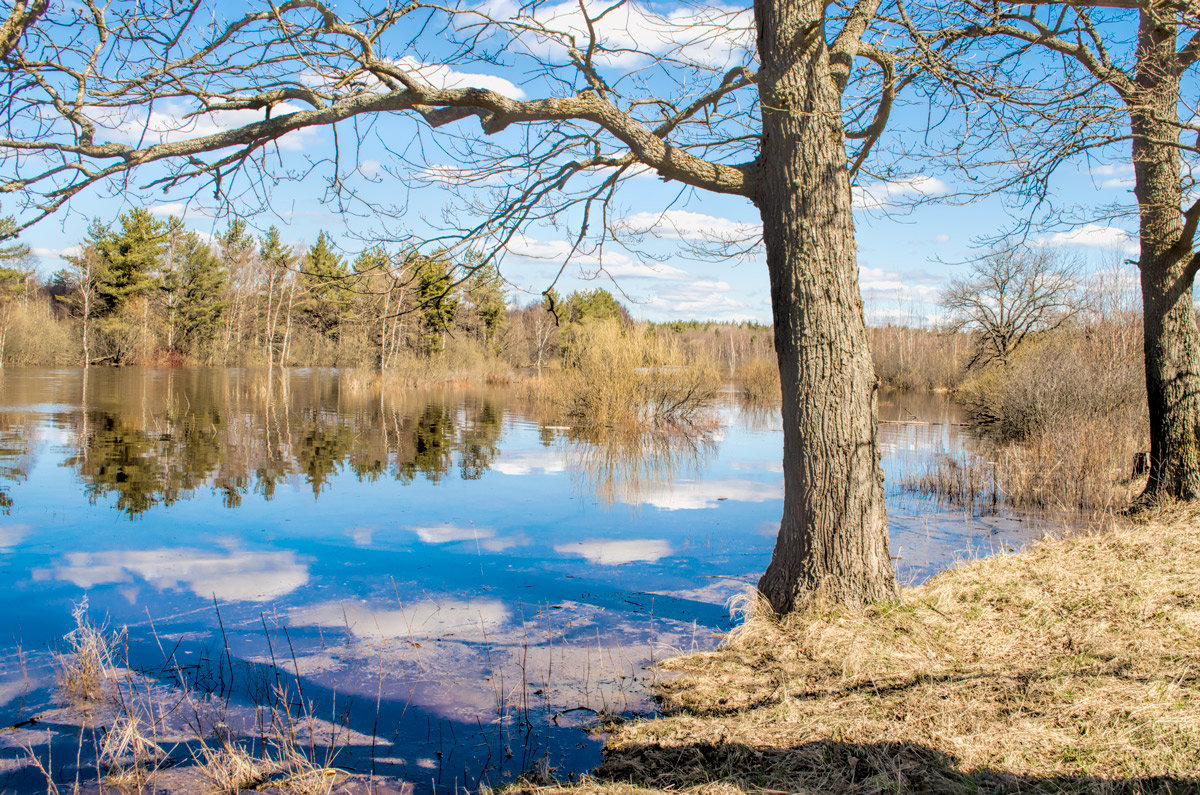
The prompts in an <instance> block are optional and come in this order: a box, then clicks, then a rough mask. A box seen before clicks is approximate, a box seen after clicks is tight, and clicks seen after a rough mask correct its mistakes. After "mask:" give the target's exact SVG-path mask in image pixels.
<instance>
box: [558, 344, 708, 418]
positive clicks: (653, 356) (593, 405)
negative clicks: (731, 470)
mask: <svg viewBox="0 0 1200 795" xmlns="http://www.w3.org/2000/svg"><path fill="white" fill-rule="evenodd" d="M555 380H556V381H558V382H559V383H557V384H555V385H554V386H552V387H551V388H553V389H554V390H555V398H556V401H557V402H558V403H559V404H560V406H561V407H562V410H563V412H564V413H565V414H566V415H567V418H568V419H569V420H570V421H571V422H572V423H574V424H576V425H580V426H593V427H615V426H621V425H638V424H672V423H688V422H694V421H696V420H698V419H699V415H700V414H701V413H702V412H703V411H704V410H706V409H707V408H708V406H709V405H710V404H711V402H712V400H713V398H715V397H716V394H717V392H718V390H719V389H720V387H721V378H720V375H719V374H718V373H717V368H716V367H715V366H714V365H713V364H712V363H711V362H709V361H704V360H698V359H693V360H692V361H687V360H686V357H684V356H683V355H681V354H680V352H679V351H678V349H677V348H675V346H673V345H671V344H670V342H669V341H666V340H663V339H662V338H660V337H659V336H658V335H655V334H653V333H646V332H645V331H643V330H642V329H641V328H639V327H636V326H634V327H622V326H621V324H620V323H618V322H615V321H612V320H604V321H594V322H588V323H583V324H578V325H575V326H572V327H571V328H570V330H569V334H568V335H567V340H566V350H565V356H564V368H563V371H562V373H561V375H559V376H558V378H556V379H555Z"/></svg>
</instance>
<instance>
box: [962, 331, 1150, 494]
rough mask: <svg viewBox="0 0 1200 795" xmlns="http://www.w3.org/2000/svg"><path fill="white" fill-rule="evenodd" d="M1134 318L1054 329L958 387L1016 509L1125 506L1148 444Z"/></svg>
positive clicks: (1141, 374) (970, 418) (1137, 334)
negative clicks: (1004, 364) (1006, 361)
mask: <svg viewBox="0 0 1200 795" xmlns="http://www.w3.org/2000/svg"><path fill="white" fill-rule="evenodd" d="M1141 349H1142V348H1141V339H1140V334H1139V326H1138V324H1137V323H1136V322H1134V321H1131V322H1126V323H1121V322H1116V321H1111V320H1110V321H1105V322H1101V323H1097V324H1095V325H1092V326H1089V327H1087V328H1083V329H1073V330H1069V331H1061V332H1057V333H1055V334H1054V335H1052V336H1048V337H1046V338H1044V339H1042V340H1039V341H1038V342H1037V343H1036V344H1034V345H1032V346H1030V347H1029V348H1027V349H1026V350H1024V351H1023V352H1020V353H1018V354H1017V355H1016V356H1015V357H1014V358H1013V360H1012V362H1011V363H1010V365H1009V366H1008V367H999V366H997V367H993V368H990V369H989V370H987V371H986V372H985V373H983V374H981V375H980V376H977V377H976V378H974V379H972V380H971V381H969V382H968V383H966V384H964V385H963V386H962V387H961V388H960V389H959V390H958V392H957V397H958V399H959V400H960V401H962V402H963V403H964V405H965V406H966V408H967V412H968V419H969V422H970V424H971V425H973V426H975V427H976V429H977V430H980V431H983V432H984V433H985V434H986V435H988V436H990V437H991V439H992V440H993V441H994V443H995V448H994V449H993V450H992V451H991V452H992V456H993V458H994V459H995V461H996V472H997V475H996V477H997V480H998V481H999V487H1000V490H1001V492H1002V493H1003V495H1004V497H1005V499H1006V500H1007V501H1008V502H1009V503H1010V504H1012V505H1017V506H1023V507H1037V508H1055V509H1069V510H1105V509H1111V508H1116V507H1119V506H1122V505H1124V504H1125V503H1127V502H1128V501H1129V500H1130V499H1131V498H1132V497H1133V496H1134V493H1135V490H1136V487H1137V485H1138V484H1136V483H1134V482H1133V463H1134V458H1135V455H1136V454H1137V453H1138V452H1140V451H1143V450H1146V449H1148V446H1149V445H1148V439H1149V427H1148V424H1147V419H1146V409H1145V406H1146V390H1145V382H1144V380H1143V373H1142V356H1141Z"/></svg>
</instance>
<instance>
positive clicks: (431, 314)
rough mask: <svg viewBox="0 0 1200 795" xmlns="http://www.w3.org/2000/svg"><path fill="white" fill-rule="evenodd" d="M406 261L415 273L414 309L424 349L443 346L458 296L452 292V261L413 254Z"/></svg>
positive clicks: (435, 350) (434, 350) (435, 349)
mask: <svg viewBox="0 0 1200 795" xmlns="http://www.w3.org/2000/svg"><path fill="white" fill-rule="evenodd" d="M409 265H410V266H411V268H412V271H413V274H414V276H415V277H416V283H417V296H416V298H417V310H418V317H419V319H420V320H419V325H420V328H421V339H422V343H423V347H424V349H425V350H424V352H425V353H436V352H437V351H440V350H441V349H442V348H443V347H444V340H445V332H446V329H448V328H449V327H450V321H451V320H452V319H453V318H454V312H455V309H457V307H458V299H457V298H456V297H455V296H454V295H453V293H454V289H453V287H452V286H451V285H452V284H453V282H454V279H453V276H452V275H453V273H454V263H452V262H450V261H449V260H448V259H446V258H445V257H441V256H433V257H422V256H420V255H414V256H413V257H412V258H411V259H410V261H409Z"/></svg>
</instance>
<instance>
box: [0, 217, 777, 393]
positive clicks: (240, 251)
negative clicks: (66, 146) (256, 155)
mask: <svg viewBox="0 0 1200 795" xmlns="http://www.w3.org/2000/svg"><path fill="white" fill-rule="evenodd" d="M0 223H4V224H9V225H11V221H9V220H0ZM63 259H64V261H65V263H66V266H65V267H63V268H60V269H58V270H56V271H54V272H53V273H51V274H50V275H49V276H46V277H42V276H40V275H39V274H38V270H37V268H36V263H35V261H34V259H33V257H32V256H31V255H30V251H29V248H28V246H25V245H22V244H20V243H11V244H8V245H7V246H4V247H0V367H2V366H4V364H5V361H6V358H7V361H8V363H9V364H33V365H37V364H54V365H78V364H85V365H98V364H105V365H130V364H136V365H153V364H158V365H181V364H189V365H207V366H268V367H269V366H275V365H280V366H309V367H311V366H340V367H367V368H374V369H378V370H392V369H404V368H406V367H408V366H410V365H412V364H413V362H414V360H428V359H432V358H436V357H439V356H446V357H449V358H455V357H456V356H457V358H459V359H462V358H463V356H462V354H463V352H464V349H467V350H470V351H471V353H472V354H474V355H475V356H476V357H477V358H482V359H485V360H492V361H495V362H497V363H499V364H502V365H504V366H508V367H513V368H530V369H533V370H536V371H539V372H540V371H542V370H543V369H545V368H546V367H550V366H556V365H557V364H558V363H559V362H560V361H561V359H562V357H563V356H564V355H565V354H567V353H568V352H569V350H570V347H571V345H573V344H574V345H580V344H585V343H584V342H583V341H582V340H581V339H580V334H581V332H580V331H579V330H578V327H579V326H581V325H584V324H586V323H587V322H588V321H605V320H612V321H615V322H618V323H620V324H622V325H623V326H627V327H629V326H633V325H634V321H633V318H632V316H631V315H630V313H629V310H628V309H627V308H626V307H625V306H624V305H623V304H622V303H621V302H620V301H619V300H617V298H616V297H615V296H613V295H612V293H610V292H609V291H607V290H605V289H603V288H593V289H587V290H578V291H574V292H572V293H569V294H567V295H566V296H560V295H559V294H558V293H557V292H555V291H553V290H551V291H548V293H547V294H546V295H545V296H544V297H541V299H540V300H538V299H531V300H530V301H528V302H526V304H525V305H524V306H520V305H518V304H516V303H515V302H512V301H510V300H509V298H508V296H507V295H506V291H505V284H504V281H503V279H502V278H501V277H500V275H499V273H498V272H497V270H496V268H495V266H494V265H491V264H485V265H482V266H481V265H480V264H479V263H478V261H477V259H476V258H474V257H472V256H468V257H466V258H457V259H456V258H454V257H452V256H450V255H449V254H448V253H446V254H442V255H435V256H428V255H422V254H420V253H417V252H415V251H406V250H394V251H389V250H388V249H386V248H385V247H384V246H382V245H372V246H367V247H365V248H363V249H362V250H361V251H359V252H358V253H357V254H355V255H353V256H348V255H345V254H343V253H341V252H339V251H338V249H337V248H336V247H335V245H334V242H333V240H332V238H331V237H330V235H329V234H327V233H326V232H324V231H322V232H319V233H318V235H317V237H316V240H315V241H313V242H312V243H311V244H309V245H294V244H289V243H285V242H284V241H283V239H282V237H281V234H280V231H279V229H278V228H276V227H270V228H269V229H267V230H266V231H265V232H263V233H261V234H258V235H255V234H254V233H253V232H252V231H251V230H250V228H249V226H248V224H247V223H246V221H245V220H244V219H236V218H235V219H232V220H230V221H229V222H228V224H227V225H226V227H225V229H224V230H223V231H222V232H220V233H219V234H217V235H215V236H212V237H211V238H209V237H208V236H204V235H201V234H200V233H198V232H196V231H194V230H189V229H187V228H186V227H185V226H184V225H183V223H182V222H181V221H180V220H179V219H177V218H174V217H168V218H165V219H160V218H156V217H155V216H154V215H152V214H151V213H150V212H149V211H148V210H147V209H145V208H140V207H139V208H133V209H131V210H129V211H128V212H126V213H125V214H123V215H122V216H121V217H120V218H119V219H118V220H117V221H116V222H115V223H112V224H105V223H102V222H100V221H94V222H93V223H92V224H91V225H90V226H89V228H88V230H87V234H86V236H85V238H84V240H83V241H81V243H80V245H79V246H78V251H77V253H74V254H70V255H66V256H64V257H63ZM644 325H645V326H646V328H647V329H648V330H649V333H660V334H667V335H670V336H672V337H673V338H675V339H677V340H679V341H681V342H682V344H683V345H685V347H687V348H688V350H689V351H690V352H691V353H690V354H689V355H690V356H691V357H692V358H695V357H703V358H705V359H706V360H711V361H714V362H720V363H721V364H723V365H725V366H726V367H727V370H728V371H729V372H732V371H733V369H735V368H736V367H737V366H738V365H739V364H740V363H743V362H745V361H748V360H750V359H753V358H755V357H763V356H771V355H772V353H771V342H770V329H769V327H767V326H763V325H761V324H755V323H740V324H728V323H716V322H698V321H675V322H671V323H666V324H661V325H657V326H656V325H655V324H644ZM10 329H11V330H12V332H13V333H12V334H9V331H10ZM572 329H575V330H574V331H572ZM6 352H7V357H6V356H5V353H6ZM461 364H462V365H463V366H464V367H465V366H469V364H470V363H469V362H467V361H463V362H461Z"/></svg>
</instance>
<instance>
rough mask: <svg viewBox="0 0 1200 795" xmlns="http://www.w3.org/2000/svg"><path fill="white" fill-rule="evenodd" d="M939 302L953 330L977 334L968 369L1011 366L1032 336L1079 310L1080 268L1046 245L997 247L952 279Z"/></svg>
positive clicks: (1059, 324)
mask: <svg viewBox="0 0 1200 795" xmlns="http://www.w3.org/2000/svg"><path fill="white" fill-rule="evenodd" d="M941 304H942V306H943V307H944V308H945V309H946V311H947V312H948V313H949V315H950V320H951V324H952V328H953V330H954V331H963V330H969V331H973V332H975V334H976V348H975V355H974V356H973V357H972V358H971V361H970V363H969V364H968V366H969V367H973V366H975V365H978V364H987V363H989V362H999V363H1000V364H1007V363H1008V360H1009V357H1010V356H1012V354H1013V352H1014V351H1016V350H1017V349H1018V348H1020V347H1021V345H1023V344H1024V343H1025V342H1026V341H1027V340H1028V339H1029V338H1030V337H1031V336H1032V335H1034V334H1038V333H1040V332H1043V331H1052V330H1053V329H1056V328H1058V327H1060V326H1062V325H1063V324H1064V323H1066V322H1067V321H1069V320H1070V319H1071V318H1073V317H1075V315H1076V314H1078V312H1079V310H1080V308H1081V302H1080V296H1079V291H1078V272H1077V268H1076V267H1075V266H1074V265H1072V264H1071V263H1069V262H1067V261H1065V260H1062V259H1061V258H1057V257H1055V255H1054V254H1053V253H1052V252H1050V251H1048V250H1047V249H1045V248H1040V249H1032V250H1031V249H1024V250H1020V249H1018V250H1013V249H1008V250H1002V251H997V252H994V253H992V254H991V255H989V256H988V257H987V258H986V259H982V260H978V261H976V262H975V263H974V264H973V265H972V267H971V272H970V275H968V276H966V277H960V278H957V279H954V280H953V281H951V282H950V284H949V285H948V286H947V287H946V289H945V290H943V291H942V296H941Z"/></svg>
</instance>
